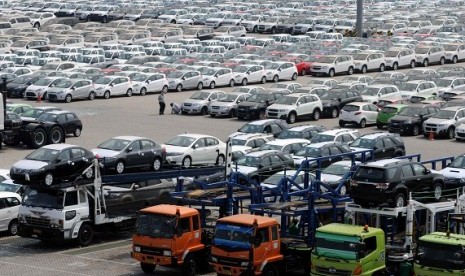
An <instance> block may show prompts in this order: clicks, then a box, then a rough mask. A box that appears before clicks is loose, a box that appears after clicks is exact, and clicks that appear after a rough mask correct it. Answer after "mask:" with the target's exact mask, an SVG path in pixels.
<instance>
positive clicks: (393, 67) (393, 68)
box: [392, 62, 412, 71]
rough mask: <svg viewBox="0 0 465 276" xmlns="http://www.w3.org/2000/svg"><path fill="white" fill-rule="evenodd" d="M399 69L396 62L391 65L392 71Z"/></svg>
mask: <svg viewBox="0 0 465 276" xmlns="http://www.w3.org/2000/svg"><path fill="white" fill-rule="evenodd" d="M410 66H412V63H410ZM397 69H399V64H398V63H397V62H394V64H393V65H392V70H394V71H395V70H397Z"/></svg>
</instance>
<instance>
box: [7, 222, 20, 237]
mask: <svg viewBox="0 0 465 276" xmlns="http://www.w3.org/2000/svg"><path fill="white" fill-rule="evenodd" d="M8 234H9V235H10V236H16V235H18V220H16V219H14V220H12V221H10V224H8Z"/></svg>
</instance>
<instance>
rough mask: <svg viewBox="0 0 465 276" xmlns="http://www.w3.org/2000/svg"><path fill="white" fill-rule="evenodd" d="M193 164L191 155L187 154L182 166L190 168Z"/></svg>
mask: <svg viewBox="0 0 465 276" xmlns="http://www.w3.org/2000/svg"><path fill="white" fill-rule="evenodd" d="M191 165H192V158H191V157H190V156H186V157H184V159H182V166H183V167H184V168H189V167H190V166H191Z"/></svg>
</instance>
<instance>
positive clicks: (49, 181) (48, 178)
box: [44, 172, 55, 186]
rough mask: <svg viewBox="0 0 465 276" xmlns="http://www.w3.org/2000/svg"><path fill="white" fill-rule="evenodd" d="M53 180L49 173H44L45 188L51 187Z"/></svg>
mask: <svg viewBox="0 0 465 276" xmlns="http://www.w3.org/2000/svg"><path fill="white" fill-rule="evenodd" d="M54 180H55V179H54V177H53V174H52V173H51V172H46V173H45V174H44V184H45V186H50V185H52V184H53V181H54Z"/></svg>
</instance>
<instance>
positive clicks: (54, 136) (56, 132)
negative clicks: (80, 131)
mask: <svg viewBox="0 0 465 276" xmlns="http://www.w3.org/2000/svg"><path fill="white" fill-rule="evenodd" d="M64 135H65V133H64V131H63V129H61V128H60V127H59V126H54V127H52V129H51V130H50V132H49V136H48V142H49V144H59V143H61V142H63V136H64Z"/></svg>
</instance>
